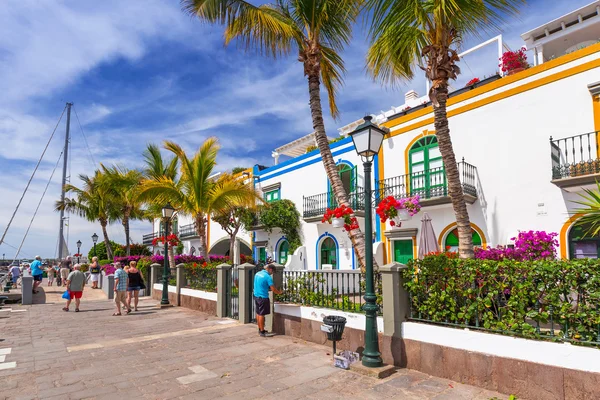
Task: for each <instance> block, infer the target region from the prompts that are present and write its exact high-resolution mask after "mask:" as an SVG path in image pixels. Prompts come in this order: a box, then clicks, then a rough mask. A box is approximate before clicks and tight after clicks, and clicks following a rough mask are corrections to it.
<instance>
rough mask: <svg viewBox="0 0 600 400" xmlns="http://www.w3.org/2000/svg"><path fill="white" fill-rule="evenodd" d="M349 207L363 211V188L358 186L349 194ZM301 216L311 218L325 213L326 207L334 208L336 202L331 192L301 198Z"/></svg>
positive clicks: (336, 204)
mask: <svg viewBox="0 0 600 400" xmlns="http://www.w3.org/2000/svg"><path fill="white" fill-rule="evenodd" d="M348 197H349V200H350V207H352V209H353V210H354V211H363V212H364V211H365V200H364V189H363V188H359V189H357V190H355V191H353V192H351V193H350V194H349V195H348ZM302 204H303V217H304V218H311V217H318V216H322V215H323V214H325V211H327V209H328V208H336V207H337V206H338V202H337V200H336V198H335V195H334V194H333V192H327V193H321V194H316V195H314V196H307V197H303V198H302Z"/></svg>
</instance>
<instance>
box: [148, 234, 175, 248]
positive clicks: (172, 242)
mask: <svg viewBox="0 0 600 400" xmlns="http://www.w3.org/2000/svg"><path fill="white" fill-rule="evenodd" d="M165 241H167V242H169V246H172V247H175V246H177V245H178V244H179V238H178V237H177V235H176V234H174V233H171V234H170V235H169V236H167V237H164V236H159V237H156V238H154V239H152V246H157V245H158V244H159V243H164V242H165Z"/></svg>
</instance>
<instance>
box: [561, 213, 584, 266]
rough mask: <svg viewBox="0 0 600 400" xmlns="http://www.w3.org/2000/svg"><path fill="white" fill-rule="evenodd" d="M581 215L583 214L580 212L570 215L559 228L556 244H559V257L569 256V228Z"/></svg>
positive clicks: (565, 257)
mask: <svg viewBox="0 0 600 400" xmlns="http://www.w3.org/2000/svg"><path fill="white" fill-rule="evenodd" d="M581 217H583V214H581V213H577V214H574V215H572V216H571V217H570V218H569V219H567V221H566V222H565V223H564V224H563V226H562V228H561V229H560V236H559V239H558V244H559V245H560V258H563V259H567V258H569V255H568V251H567V250H568V248H569V236H568V233H569V228H570V227H572V226H573V225H574V224H575V223H576V222H577V220H578V219H579V218H581Z"/></svg>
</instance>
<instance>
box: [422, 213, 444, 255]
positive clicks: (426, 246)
mask: <svg viewBox="0 0 600 400" xmlns="http://www.w3.org/2000/svg"><path fill="white" fill-rule="evenodd" d="M438 251H440V248H439V246H438V242H437V239H436V236H435V232H434V231H433V225H432V224H431V217H430V216H429V214H427V213H423V218H422V219H421V234H420V236H419V258H421V259H422V258H423V257H424V256H425V254H428V253H433V252H438Z"/></svg>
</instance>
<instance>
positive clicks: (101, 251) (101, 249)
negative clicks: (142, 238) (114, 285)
mask: <svg viewBox="0 0 600 400" xmlns="http://www.w3.org/2000/svg"><path fill="white" fill-rule="evenodd" d="M110 247H111V249H112V251H113V255H116V254H114V253H115V251H117V250H118V249H120V248H121V245H120V244H119V243H115V242H113V241H112V240H111V241H110ZM95 255H96V256H98V260H105V259H107V258H108V255H107V254H106V246H105V244H104V240H98V243H96V254H95ZM92 257H94V246H93V245H92V248H91V249H90V251H89V252H88V259H89V260H91V259H92Z"/></svg>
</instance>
